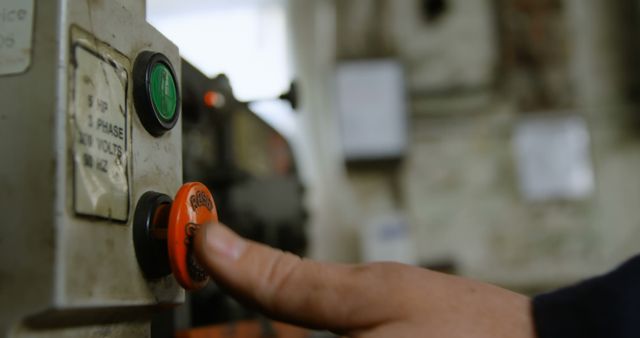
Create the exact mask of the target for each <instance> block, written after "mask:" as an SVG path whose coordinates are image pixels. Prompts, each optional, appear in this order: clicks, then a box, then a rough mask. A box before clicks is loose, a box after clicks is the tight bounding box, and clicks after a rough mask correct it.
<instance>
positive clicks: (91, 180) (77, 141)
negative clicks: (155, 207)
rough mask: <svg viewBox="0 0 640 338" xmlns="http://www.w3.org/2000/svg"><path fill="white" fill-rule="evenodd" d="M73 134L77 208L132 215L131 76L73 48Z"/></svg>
mask: <svg viewBox="0 0 640 338" xmlns="http://www.w3.org/2000/svg"><path fill="white" fill-rule="evenodd" d="M74 60H75V69H74V74H73V81H74V87H73V88H74V89H73V90H74V93H73V98H72V100H73V103H72V106H73V115H72V118H71V121H72V128H71V129H72V130H73V132H74V137H73V155H74V169H75V170H74V176H75V177H74V179H75V180H74V183H75V184H74V205H75V210H76V212H77V213H79V214H83V215H92V216H99V217H104V218H109V219H115V220H120V221H125V220H126V219H127V216H128V206H129V182H128V176H127V175H128V170H127V165H128V163H129V149H128V147H127V142H128V140H127V139H128V135H127V134H128V133H127V104H126V93H127V72H126V71H125V70H124V68H122V67H120V66H119V65H118V64H116V63H115V61H113V60H109V61H107V60H105V59H104V58H102V57H101V56H98V55H96V54H94V53H93V52H91V51H88V50H86V49H85V48H84V47H80V46H77V47H75V48H74Z"/></svg>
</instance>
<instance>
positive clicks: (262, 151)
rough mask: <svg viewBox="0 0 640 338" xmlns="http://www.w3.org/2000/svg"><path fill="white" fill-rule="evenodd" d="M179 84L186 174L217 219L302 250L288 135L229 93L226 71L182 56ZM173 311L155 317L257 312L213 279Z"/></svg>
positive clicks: (215, 317) (227, 318)
mask: <svg viewBox="0 0 640 338" xmlns="http://www.w3.org/2000/svg"><path fill="white" fill-rule="evenodd" d="M182 84H183V87H182V88H183V101H182V102H183V103H182V104H183V112H184V116H183V125H182V126H183V141H184V142H183V149H182V151H183V162H184V181H185V182H188V181H199V182H203V183H204V184H206V185H207V187H208V188H209V189H210V190H211V191H212V192H213V194H214V198H215V200H216V205H217V208H218V213H219V219H220V221H221V222H222V223H224V224H228V225H229V226H230V227H231V228H232V229H233V230H235V231H236V232H238V233H239V234H241V235H243V236H245V237H247V238H250V239H252V240H255V241H258V242H261V243H265V244H268V245H270V246H273V247H276V248H279V249H281V250H286V251H290V252H293V253H295V254H297V255H305V253H306V248H307V229H306V223H307V217H308V216H307V211H306V208H305V206H304V204H303V203H304V186H303V184H302V182H301V181H300V178H299V176H298V171H297V168H296V163H295V158H294V154H293V153H292V151H291V148H290V146H289V143H288V141H287V140H286V138H285V137H284V136H283V135H282V134H280V133H278V132H277V131H276V130H275V129H274V128H273V127H271V126H270V125H269V124H267V123H266V122H265V121H264V120H263V119H261V118H260V117H259V116H257V115H256V114H255V113H254V112H253V111H252V110H251V109H250V107H249V104H248V103H247V102H241V101H239V100H238V99H237V98H236V97H235V96H234V93H233V90H232V87H231V85H230V83H229V80H228V78H227V77H226V76H225V75H223V74H221V75H218V76H216V77H214V78H208V77H207V76H206V75H204V74H203V73H202V72H200V71H199V70H198V69H196V68H195V67H194V66H192V65H191V64H189V63H188V62H186V61H183V62H182ZM296 95H297V94H296V92H295V85H294V84H292V85H291V88H290V90H289V91H288V92H287V93H285V94H283V95H281V97H282V99H287V100H288V101H287V102H288V104H289V105H292V106H295V102H296V99H297V96H296ZM177 312H178V313H177V314H176V316H174V319H173V320H169V321H168V320H166V319H167V317H165V316H168V315H169V316H170V314H165V316H160V317H158V319H157V320H156V323H157V324H158V325H165V326H166V325H167V323H173V322H175V320H179V321H182V322H178V323H176V325H178V326H179V327H202V326H207V325H213V324H220V323H226V322H236V321H241V320H247V319H256V318H258V317H259V315H258V314H257V313H256V312H255V311H253V310H249V309H247V308H245V307H243V306H241V305H240V304H239V303H237V302H235V301H234V300H233V299H232V298H231V297H229V296H227V295H226V294H225V293H224V292H223V291H221V290H220V289H219V288H218V287H217V286H216V285H215V283H211V284H210V285H209V286H208V287H206V288H204V289H203V290H199V291H197V292H193V293H190V294H188V300H187V305H186V306H185V307H182V308H178V310H177ZM263 323H265V325H270V324H268V323H269V322H268V321H266V320H264V321H263ZM154 327H155V326H154ZM157 331H161V332H165V333H166V332H172V330H171V329H166V327H163V328H158V330H157ZM154 332H155V331H154Z"/></svg>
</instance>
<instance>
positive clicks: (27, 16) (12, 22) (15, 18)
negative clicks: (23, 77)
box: [0, 0, 34, 76]
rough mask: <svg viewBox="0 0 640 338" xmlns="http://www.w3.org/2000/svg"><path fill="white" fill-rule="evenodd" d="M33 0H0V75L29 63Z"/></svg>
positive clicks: (14, 70) (10, 72)
mask: <svg viewBox="0 0 640 338" xmlns="http://www.w3.org/2000/svg"><path fill="white" fill-rule="evenodd" d="M33 11H34V7H33V0H0V76H1V75H7V74H16V73H22V72H24V71H25V70H27V68H29V65H30V64H31V40H32V37H31V36H32V33H33Z"/></svg>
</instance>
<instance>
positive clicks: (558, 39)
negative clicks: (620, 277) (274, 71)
mask: <svg viewBox="0 0 640 338" xmlns="http://www.w3.org/2000/svg"><path fill="white" fill-rule="evenodd" d="M639 13H640V11H639V10H638V6H637V2H636V1H631V0H622V1H601V0H586V1H585V0H544V1H537V0H477V1H465V0H441V1H436V0H433V1H422V0H321V1H313V2H298V1H290V17H291V19H292V20H291V24H292V28H293V29H292V31H293V41H294V51H295V54H296V57H295V59H296V61H297V64H296V69H297V71H298V72H299V74H300V77H301V79H302V82H303V86H302V87H303V88H302V89H303V92H304V93H305V94H304V97H305V103H304V115H305V116H306V117H305V119H307V124H306V128H307V129H306V130H307V131H308V132H309V133H310V134H311V135H312V139H313V140H314V144H315V147H316V150H317V154H319V156H320V158H318V159H317V161H318V162H317V163H318V171H319V172H318V174H317V176H319V177H321V179H320V180H319V182H320V183H318V184H317V186H316V187H315V188H314V189H316V191H318V190H319V191H320V193H319V194H316V195H315V196H316V197H315V202H314V203H315V204H314V205H315V209H312V210H314V211H316V212H320V213H322V214H323V215H324V216H319V219H318V218H316V219H315V221H314V222H315V224H314V227H313V229H314V230H313V234H312V247H313V250H312V255H313V256H316V257H319V258H323V259H331V260H341V261H357V260H359V259H360V243H359V240H358V238H359V233H360V232H361V229H362V227H365V226H366V225H367V224H368V223H369V222H370V220H371V219H372V218H375V217H376V216H377V215H384V214H387V213H395V212H400V213H403V214H404V215H405V216H406V218H407V220H408V222H409V224H410V225H411V230H412V233H413V239H414V242H415V246H416V249H417V254H418V257H419V259H420V262H421V263H423V264H424V265H451V266H453V267H454V270H455V271H456V272H458V273H461V274H463V275H468V276H472V277H476V278H480V279H484V280H488V281H491V282H495V283H499V284H502V285H505V286H509V287H514V288H518V289H521V290H541V289H544V288H547V287H553V286H556V285H559V284H563V283H568V282H572V281H575V280H577V279H580V278H582V277H584V276H587V275H591V274H594V273H598V272H601V271H604V270H607V269H609V268H611V267H613V266H614V265H615V264H617V263H618V262H620V261H621V260H623V259H624V258H625V257H628V256H629V255H632V254H634V253H636V252H638V251H640V245H638V244H637V243H638V239H639V238H640V179H637V178H636V177H635V174H636V173H637V172H638V169H639V168H640V129H638V128H640V124H639V123H638V121H639V120H638V117H639V115H638V114H640V111H638V109H637V105H636V102H635V101H636V100H637V83H638V79H640V77H639V74H638V72H637V67H636V66H635V64H634V62H633V61H634V60H635V56H637V46H638V45H639V44H638V42H639V38H638V35H639V33H640V30H638V29H637V20H638V17H639V16H638V15H639ZM381 57H382V58H395V59H398V60H400V61H401V62H402V64H403V66H404V68H405V71H406V81H407V85H408V93H407V95H408V100H409V103H410V121H409V125H410V130H409V135H410V140H411V141H410V147H409V150H408V152H407V153H406V155H405V156H404V158H403V160H402V161H400V162H398V163H395V164H394V163H392V164H388V163H387V164H375V165H373V164H371V165H355V166H354V165H348V166H345V165H344V162H343V161H342V159H341V157H340V143H339V136H340V135H339V132H338V130H339V128H338V125H337V118H336V112H335V109H334V101H335V92H333V91H332V83H333V82H332V81H333V79H332V74H333V72H334V70H335V66H336V64H337V63H338V62H340V61H341V60H353V59H371V58H381ZM539 114H545V115H547V116H554V115H557V116H563V115H566V114H571V115H572V116H579V117H583V118H584V119H585V120H586V122H587V124H588V126H589V130H590V137H591V147H590V155H591V158H592V162H593V170H594V172H595V190H594V192H593V193H592V194H591V195H590V196H588V197H587V198H584V199H579V200H571V199H570V200H557V201H546V202H529V201H527V200H526V199H524V198H523V196H522V194H521V192H520V190H519V188H518V183H517V182H518V180H517V170H516V163H515V159H514V149H513V146H512V139H513V134H514V127H515V126H516V125H517V123H519V122H520V121H521V120H522V119H523V118H524V117H528V116H537V115H539Z"/></svg>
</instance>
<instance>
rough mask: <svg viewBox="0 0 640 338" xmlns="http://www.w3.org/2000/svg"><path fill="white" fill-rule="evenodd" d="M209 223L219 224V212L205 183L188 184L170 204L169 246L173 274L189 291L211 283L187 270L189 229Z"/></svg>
mask: <svg viewBox="0 0 640 338" xmlns="http://www.w3.org/2000/svg"><path fill="white" fill-rule="evenodd" d="M208 201H210V204H209V203H208ZM209 207H210V209H209ZM208 222H218V213H217V211H216V205H215V201H214V200H213V196H212V195H211V192H210V191H209V189H207V187H206V186H205V185H204V184H202V183H199V182H189V183H185V184H184V185H182V187H180V189H179V190H178V193H177V194H176V197H175V199H174V201H173V203H172V205H171V212H170V214H169V227H168V234H167V246H168V251H169V263H170V265H171V271H172V272H173V275H174V277H175V278H176V280H177V281H178V283H180V285H182V287H184V288H185V289H187V290H197V289H200V288H202V287H204V286H205V285H206V284H207V282H208V279H205V280H202V281H198V280H194V279H193V278H192V277H191V275H190V273H189V267H188V264H189V263H188V259H189V257H188V255H189V248H188V245H190V244H189V243H190V242H191V236H190V235H189V233H190V231H191V230H190V229H189V228H188V227H189V226H190V225H195V226H196V227H198V226H200V225H203V224H205V223H208Z"/></svg>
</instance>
